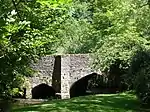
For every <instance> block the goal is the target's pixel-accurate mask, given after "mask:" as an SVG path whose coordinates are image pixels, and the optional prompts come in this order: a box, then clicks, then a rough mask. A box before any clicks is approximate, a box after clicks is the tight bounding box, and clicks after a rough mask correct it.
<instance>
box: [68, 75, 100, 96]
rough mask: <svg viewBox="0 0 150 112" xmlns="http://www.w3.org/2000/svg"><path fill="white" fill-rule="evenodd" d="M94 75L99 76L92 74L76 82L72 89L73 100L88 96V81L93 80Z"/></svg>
mask: <svg viewBox="0 0 150 112" xmlns="http://www.w3.org/2000/svg"><path fill="white" fill-rule="evenodd" d="M94 75H98V74H97V73H91V74H88V75H86V76H84V77H82V78H80V79H78V80H77V81H76V82H74V83H73V84H72V85H71V87H70V97H71V98H72V97H77V96H83V95H86V90H87V86H88V80H89V79H90V78H92V77H93V76H94Z"/></svg>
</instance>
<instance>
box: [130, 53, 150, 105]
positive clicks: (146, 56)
mask: <svg viewBox="0 0 150 112" xmlns="http://www.w3.org/2000/svg"><path fill="white" fill-rule="evenodd" d="M129 75H130V76H129V81H130V83H131V82H132V84H133V89H135V92H136V95H137V97H138V98H139V100H140V101H141V102H142V103H143V104H150V51H147V50H142V51H139V52H137V53H136V55H135V56H134V57H133V59H132V63H131V67H130V74H129Z"/></svg>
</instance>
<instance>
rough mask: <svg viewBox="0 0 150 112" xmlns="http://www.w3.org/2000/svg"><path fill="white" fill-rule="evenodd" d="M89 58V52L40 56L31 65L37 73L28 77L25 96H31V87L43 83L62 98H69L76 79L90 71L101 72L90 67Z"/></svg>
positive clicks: (88, 73)
mask: <svg viewBox="0 0 150 112" xmlns="http://www.w3.org/2000/svg"><path fill="white" fill-rule="evenodd" d="M90 60H91V57H90V56H89V54H67V55H61V56H45V57H42V58H41V59H40V60H39V61H38V62H37V63H36V64H33V65H32V68H33V69H34V70H36V71H37V73H36V74H35V75H34V77H31V78H29V82H30V87H29V89H28V90H27V96H31V90H32V88H34V87H35V86H37V85H39V84H41V83H45V84H47V85H49V86H52V87H53V88H54V89H55V90H56V92H60V93H61V98H62V99H66V98H70V87H71V86H72V85H73V84H74V83H75V82H76V81H78V80H80V79H81V78H83V77H85V76H87V75H90V74H92V73H98V74H101V72H98V71H96V70H92V69H91V68H90ZM28 98H29V97H28Z"/></svg>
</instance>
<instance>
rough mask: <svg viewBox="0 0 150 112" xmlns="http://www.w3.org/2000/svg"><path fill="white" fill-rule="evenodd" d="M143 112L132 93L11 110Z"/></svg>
mask: <svg viewBox="0 0 150 112" xmlns="http://www.w3.org/2000/svg"><path fill="white" fill-rule="evenodd" d="M29 111H30V112H31V111H32V112H50V111H51V112H144V111H142V110H139V102H138V101H137V99H136V97H135V96H133V95H126V94H119V95H118V94H113V95H95V96H92V95H91V96H85V97H76V98H72V99H70V100H56V101H51V102H46V103H43V104H38V105H30V106H27V107H19V108H16V109H14V110H13V112H29Z"/></svg>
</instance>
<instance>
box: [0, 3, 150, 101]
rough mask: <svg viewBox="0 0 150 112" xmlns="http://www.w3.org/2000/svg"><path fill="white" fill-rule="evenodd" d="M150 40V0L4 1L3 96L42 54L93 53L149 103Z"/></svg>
mask: <svg viewBox="0 0 150 112" xmlns="http://www.w3.org/2000/svg"><path fill="white" fill-rule="evenodd" d="M149 40H150V1H149V0H78V1H76V0H0V97H1V98H10V96H12V95H13V94H16V92H18V91H19V88H21V87H23V86H24V85H23V81H24V80H25V77H27V76H30V75H32V73H33V72H34V71H33V70H32V69H31V68H30V66H29V64H30V63H31V62H32V61H35V62H36V60H37V59H38V57H39V56H42V55H47V54H48V55H50V54H65V53H90V54H91V55H92V56H93V59H94V60H93V62H92V67H94V68H97V69H100V70H101V71H103V72H104V74H105V75H106V76H108V77H109V76H110V77H111V74H115V75H116V76H115V77H119V78H120V80H121V82H120V84H121V83H123V84H125V85H126V86H127V87H128V89H132V90H134V91H135V93H136V94H137V96H138V98H139V100H140V101H141V102H142V103H146V104H148V103H150V51H149V49H150V41H149ZM93 54H94V55H93Z"/></svg>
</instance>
